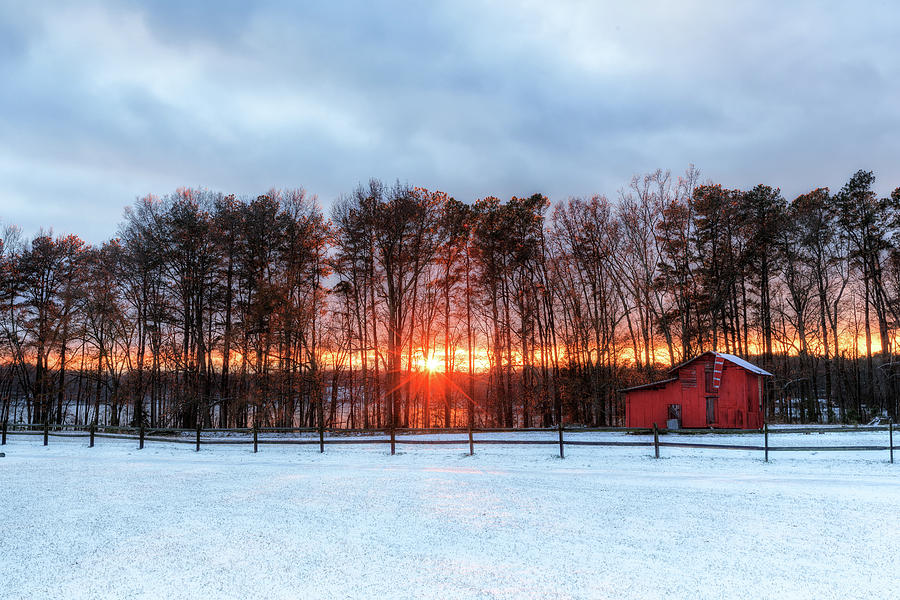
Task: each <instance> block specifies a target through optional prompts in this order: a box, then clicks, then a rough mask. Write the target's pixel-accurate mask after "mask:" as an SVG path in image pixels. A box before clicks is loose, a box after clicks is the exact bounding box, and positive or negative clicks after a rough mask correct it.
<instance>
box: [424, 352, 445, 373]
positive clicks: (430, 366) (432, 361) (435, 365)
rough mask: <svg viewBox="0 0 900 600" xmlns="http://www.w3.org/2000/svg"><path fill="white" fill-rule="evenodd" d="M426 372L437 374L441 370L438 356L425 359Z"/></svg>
mask: <svg viewBox="0 0 900 600" xmlns="http://www.w3.org/2000/svg"><path fill="white" fill-rule="evenodd" d="M425 370H426V371H428V372H429V373H436V372H437V371H440V370H441V361H440V359H438V357H436V356H429V357H428V358H426V359H425Z"/></svg>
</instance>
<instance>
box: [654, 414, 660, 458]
mask: <svg viewBox="0 0 900 600" xmlns="http://www.w3.org/2000/svg"><path fill="white" fill-rule="evenodd" d="M653 453H654V455H655V458H659V429H657V427H656V423H654V424H653Z"/></svg>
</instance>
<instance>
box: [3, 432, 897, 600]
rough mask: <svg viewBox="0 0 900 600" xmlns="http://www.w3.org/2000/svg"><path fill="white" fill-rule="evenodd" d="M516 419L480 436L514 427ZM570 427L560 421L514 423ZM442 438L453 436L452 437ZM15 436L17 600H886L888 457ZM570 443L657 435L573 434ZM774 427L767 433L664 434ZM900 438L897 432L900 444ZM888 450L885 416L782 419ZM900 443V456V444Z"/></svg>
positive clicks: (819, 439) (890, 544)
mask: <svg viewBox="0 0 900 600" xmlns="http://www.w3.org/2000/svg"><path fill="white" fill-rule="evenodd" d="M510 435H511V434H481V435H480V436H477V437H476V439H477V438H478V437H495V438H501V437H505V438H509V437H510ZM522 435H528V436H531V437H536V438H541V439H555V438H554V437H553V435H554V434H544V433H533V434H516V435H515V438H517V439H518V438H520V437H521V436H522ZM435 437H442V436H435ZM455 439H458V440H460V443H459V445H458V446H456V445H441V446H412V445H401V446H399V447H398V455H397V456H393V457H391V456H390V455H389V450H388V446H387V444H384V445H346V446H343V445H329V446H327V447H326V452H325V454H319V453H318V448H317V447H315V446H279V445H261V446H260V452H259V453H258V454H255V455H254V454H253V453H252V448H251V446H250V445H249V444H248V445H223V446H213V445H209V446H203V447H202V449H201V451H200V452H199V453H196V452H194V451H193V448H192V447H190V446H187V445H183V444H167V443H160V442H151V441H148V442H147V444H146V447H145V449H144V450H138V449H137V443H136V442H133V441H130V440H117V439H99V438H98V440H97V445H96V446H95V447H94V448H88V447H87V440H86V439H83V438H58V437H51V439H50V445H49V446H47V447H44V446H42V445H41V444H42V442H41V438H40V437H39V436H10V441H9V444H8V445H7V446H5V447H3V449H2V450H3V451H4V452H5V453H6V457H5V458H0V598H10V599H12V598H35V597H43V598H66V599H78V598H126V597H127V598H166V599H167V600H174V599H179V598H247V597H263V598H368V597H373V596H385V597H392V598H537V597H542V598H692V599H693V598H754V599H765V598H801V599H802V598H809V599H813V598H815V599H824V598H842V599H846V598H884V597H889V596H891V595H896V593H897V592H898V591H900V585H898V573H900V464H894V465H891V464H889V463H888V461H887V451H885V452H820V453H805V452H804V453H792V452H779V453H773V454H772V455H770V461H771V462H769V463H768V464H766V463H764V462H763V461H762V453H761V452H750V451H721V450H719V451H716V450H703V449H683V448H662V449H661V453H662V458H661V459H660V460H655V459H653V458H652V454H653V449H652V448H640V447H639V448H627V447H615V448H610V447H588V446H567V447H566V459H565V460H560V459H559V458H558V457H557V456H556V452H557V449H556V447H555V446H552V445H547V446H524V445H516V446H501V445H482V446H479V445H476V447H475V452H476V454H475V456H471V457H470V456H467V455H466V453H467V449H468V448H467V442H466V440H465V436H456V437H455ZM566 439H609V440H629V441H634V440H639V439H648V438H642V437H636V436H624V435H622V434H569V433H567V434H566ZM663 439H665V440H667V441H668V440H671V441H676V440H677V441H688V442H704V443H705V442H708V443H722V444H729V443H735V444H757V443H759V444H761V442H762V436H761V435H760V436H756V435H750V436H747V435H734V436H731V435H724V436H723V435H692V436H674V435H670V436H664V437H663ZM896 442H897V440H896V438H895V443H896ZM770 443H771V444H772V445H803V446H805V445H815V444H821V445H854V444H855V445H884V444H886V433H884V434H882V433H881V432H872V433H869V432H859V433H856V432H854V433H824V434H821V435H818V434H812V435H799V434H797V435H793V434H792V435H779V436H770ZM898 458H900V457H898Z"/></svg>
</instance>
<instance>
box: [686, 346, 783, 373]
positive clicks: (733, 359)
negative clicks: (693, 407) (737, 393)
mask: <svg viewBox="0 0 900 600" xmlns="http://www.w3.org/2000/svg"><path fill="white" fill-rule="evenodd" d="M707 354H713V355H715V356H719V357H721V358H724V359H725V360H727V361H728V362H730V363H732V364H734V365H737V366H739V367H741V368H743V369H747V370H748V371H750V372H751V373H756V374H757V375H765V376H767V377H774V375H772V374H771V373H769V372H768V371H766V370H765V369H762V368H760V367H757V366H756V365H754V364H753V363H751V362H747V361H746V360H744V359H743V358H741V357H740V356H735V355H734V354H725V353H724V352H712V351H708V352H704V353H703V354H698V355H697V356H695V357H694V358H692V359H690V360H686V361H684V362H683V363H681V364H679V365H676V366H674V367H672V368H671V369H669V373H674V372H675V371H677V370H678V369H680V368H681V367H683V366H684V365H686V364H688V363H692V362H694V361H695V360H697V359H698V358H700V357H701V356H706V355H707Z"/></svg>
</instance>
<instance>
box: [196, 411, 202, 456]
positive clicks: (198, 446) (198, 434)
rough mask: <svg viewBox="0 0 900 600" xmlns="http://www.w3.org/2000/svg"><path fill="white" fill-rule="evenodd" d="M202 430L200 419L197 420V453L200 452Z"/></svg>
mask: <svg viewBox="0 0 900 600" xmlns="http://www.w3.org/2000/svg"><path fill="white" fill-rule="evenodd" d="M201 428H202V424H201V421H200V419H199V418H198V419H197V448H196V450H195V452H200V429H201Z"/></svg>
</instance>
